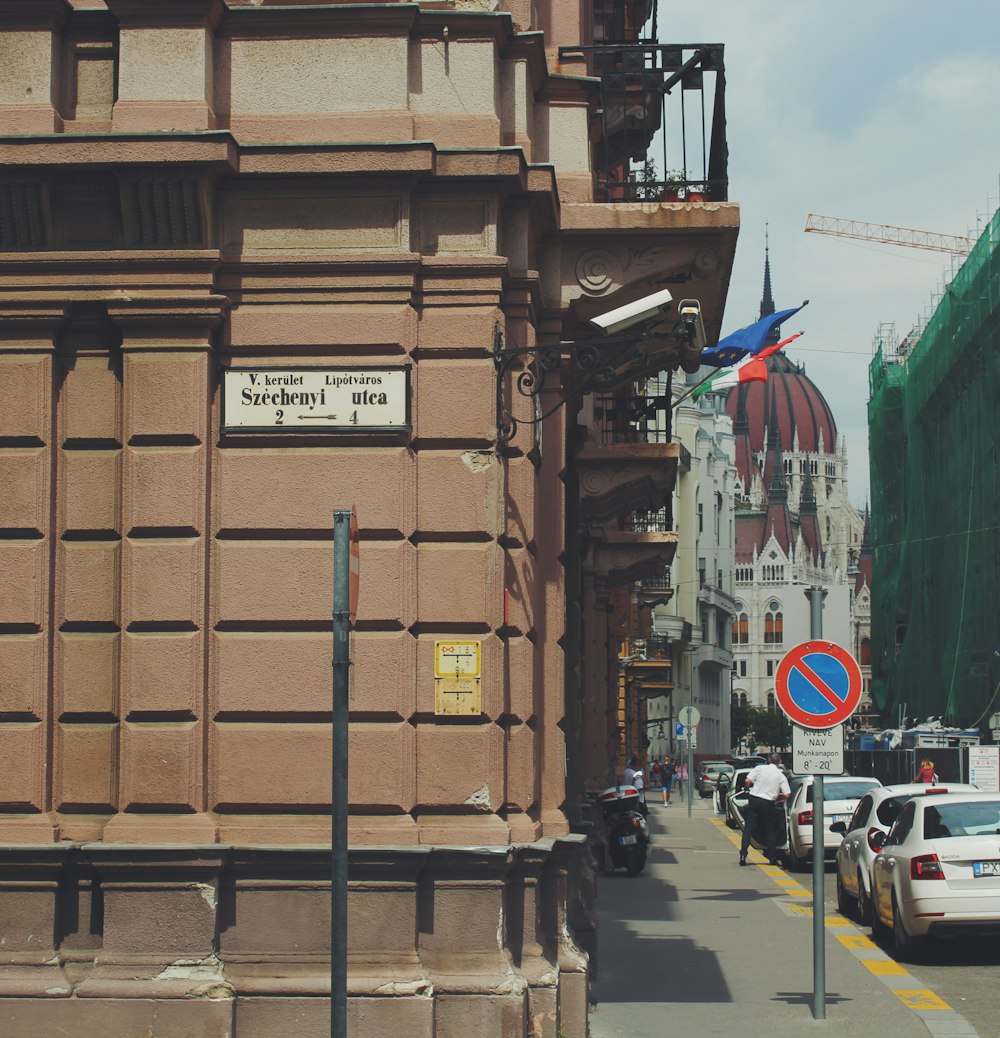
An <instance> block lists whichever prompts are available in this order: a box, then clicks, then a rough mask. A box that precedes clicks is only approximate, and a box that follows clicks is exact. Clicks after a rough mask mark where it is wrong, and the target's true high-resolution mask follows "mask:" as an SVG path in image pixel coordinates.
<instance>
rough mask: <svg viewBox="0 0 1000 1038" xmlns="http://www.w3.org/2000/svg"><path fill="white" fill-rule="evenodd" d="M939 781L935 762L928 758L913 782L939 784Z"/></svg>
mask: <svg viewBox="0 0 1000 1038" xmlns="http://www.w3.org/2000/svg"><path fill="white" fill-rule="evenodd" d="M937 780H938V777H937V772H935V770H934V761H932V760H930V758H928V757H924V759H923V760H922V761H921V762H920V770H919V771H918V772H917V776H916V778H915V779H914V780H913V781H914V782H927V783H933V782H937Z"/></svg>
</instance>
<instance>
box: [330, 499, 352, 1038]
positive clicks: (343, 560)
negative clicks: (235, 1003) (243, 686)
mask: <svg viewBox="0 0 1000 1038" xmlns="http://www.w3.org/2000/svg"><path fill="white" fill-rule="evenodd" d="M350 551H351V512H350V510H349V509H346V510H345V509H339V508H338V509H336V510H335V511H334V513H333V733H332V734H333V768H332V786H331V790H330V805H331V830H332V831H331V835H330V850H331V855H330V860H331V875H330V1036H331V1038H347V746H348V743H347V710H348V702H347V698H348V677H349V673H350V670H349V668H350V666H351V661H350V633H351V608H350Z"/></svg>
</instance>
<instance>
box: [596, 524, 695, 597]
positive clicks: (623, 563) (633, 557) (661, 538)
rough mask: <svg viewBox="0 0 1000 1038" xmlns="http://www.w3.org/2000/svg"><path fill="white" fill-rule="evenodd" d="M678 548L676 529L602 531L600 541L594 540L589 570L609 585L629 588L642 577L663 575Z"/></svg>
mask: <svg viewBox="0 0 1000 1038" xmlns="http://www.w3.org/2000/svg"><path fill="white" fill-rule="evenodd" d="M676 551H677V534H676V533H674V532H665V531H664V532H648V533H637V532H633V531H631V530H602V531H600V540H596V541H593V542H592V543H591V546H590V557H589V559H588V561H587V563H586V569H587V570H588V572H590V573H592V574H594V575H595V576H596V577H598V578H600V579H601V580H602V581H603V583H604V585H605V586H606V587H609V588H611V587H629V586H631V585H632V584H635V583H636V582H638V581H640V580H646V579H648V578H651V577H654V578H655V577H658V576H661V575H662V573H663V570H664V569H665V568H666V567H667V566H669V565H670V563H671V562H673V560H674V554H675V553H676Z"/></svg>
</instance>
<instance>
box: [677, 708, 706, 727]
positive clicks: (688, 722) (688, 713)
mask: <svg viewBox="0 0 1000 1038" xmlns="http://www.w3.org/2000/svg"><path fill="white" fill-rule="evenodd" d="M677 720H678V721H680V723H681V724H682V725H684V727H685V728H694V727H696V726H697V724H698V722H699V721H700V720H701V711H700V710H699V709H698V708H697V707H696V706H682V707H681V708H680V710H678V711H677Z"/></svg>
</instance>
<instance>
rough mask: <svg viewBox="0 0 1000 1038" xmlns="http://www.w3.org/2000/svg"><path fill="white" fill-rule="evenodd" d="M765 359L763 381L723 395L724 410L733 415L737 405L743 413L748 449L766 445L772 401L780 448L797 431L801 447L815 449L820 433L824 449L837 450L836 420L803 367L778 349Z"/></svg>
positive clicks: (786, 446) (784, 447)
mask: <svg viewBox="0 0 1000 1038" xmlns="http://www.w3.org/2000/svg"><path fill="white" fill-rule="evenodd" d="M765 363H766V364H767V367H768V371H769V373H770V375H769V377H768V380H767V381H766V382H746V383H744V384H743V385H741V386H734V387H733V388H732V389H730V390H729V395H728V396H727V398H726V411H727V412H728V413H729V414H730V415H732V416H733V418H734V419H735V417H736V413H737V408H739V409H740V410H742V411H745V413H746V418H747V430H748V432H749V434H750V448H751V450H754V451H760V450H764V448H765V447H766V445H767V439H766V438H767V424H768V421H769V419H770V416H771V407H772V402H773V406H774V407H775V408H776V410H777V416H778V428H779V429H780V430H781V449H782V451H790V450H791V449H792V444H793V436H794V433H795V432H798V435H799V450H800V451H807V452H818V451H819V449H820V446H819V441H820V435H821V434H822V437H823V453H824V454H834V453H836V448H837V423H836V422H835V421H834V420H833V412H832V411H831V410H830V407H829V405H828V404H827V402H826V400H825V399H824V397H823V394H822V393H821V392H820V391H819V390H818V389H817V388H816V387H815V386H814V385H813V383H812V381H811V380H810V379H809V378H807V377H806V373H805V370H804V369H803V368H800V367H799V366H798V365H797V364H796V363H795V362H794V361H792V360H789V358H788V357H786V356H785V354H784V353H783V352H781V351H780V350H779V352H777V353H775V354H773V355H772V356H770V357H768V358H767V360H766V361H765Z"/></svg>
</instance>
